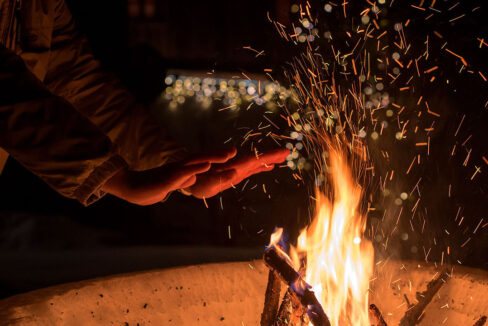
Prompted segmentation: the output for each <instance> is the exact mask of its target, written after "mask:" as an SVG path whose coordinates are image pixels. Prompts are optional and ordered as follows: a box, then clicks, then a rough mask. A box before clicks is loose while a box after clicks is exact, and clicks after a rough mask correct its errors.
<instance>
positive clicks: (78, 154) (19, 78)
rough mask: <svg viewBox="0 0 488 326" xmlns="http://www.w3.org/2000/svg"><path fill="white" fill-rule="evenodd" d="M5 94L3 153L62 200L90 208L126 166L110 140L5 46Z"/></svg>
mask: <svg viewBox="0 0 488 326" xmlns="http://www.w3.org/2000/svg"><path fill="white" fill-rule="evenodd" d="M0 89H2V92H0V147H3V148H4V149H5V150H6V151H7V152H9V154H11V155H12V156H13V157H14V158H15V159H16V160H18V161H19V162H20V163H21V164H22V165H24V166H25V167H26V168H27V169H29V170H30V171H31V172H33V173H34V174H36V175H38V176H39V177H40V178H42V179H43V180H44V181H45V182H46V183H48V184H49V185H50V186H51V187H53V188H54V189H55V190H57V191H58V192H59V193H61V194H62V195H64V196H67V197H70V198H75V199H77V200H79V201H80V202H82V203H83V204H89V203H90V202H91V201H93V200H96V199H97V198H99V197H100V196H101V195H102V194H103V193H102V192H101V191H100V188H101V186H102V185H103V184H104V183H105V182H106V181H107V180H108V179H110V178H111V177H112V175H113V174H115V173H116V172H117V171H119V170H120V169H122V168H124V167H125V166H126V163H125V162H124V160H123V159H122V158H121V157H120V156H119V155H118V152H117V151H116V148H115V147H114V145H113V144H112V142H111V141H110V139H108V138H107V137H106V136H105V135H104V134H103V133H102V132H100V130H99V129H98V128H97V127H96V126H94V125H93V124H92V123H91V122H90V121H89V120H87V119H86V118H85V117H83V116H82V115H81V114H80V113H79V112H78V111H76V110H75V109H74V108H73V107H72V106H71V105H70V104H69V103H68V102H66V101H65V100H63V99H62V98H59V97H57V96H54V95H52V94H51V93H50V92H49V91H48V90H47V89H46V88H45V87H44V86H43V84H42V83H41V82H40V81H39V80H37V79H36V77H35V76H34V75H33V74H32V73H30V71H29V70H28V69H27V68H26V67H25V65H24V63H23V61H22V59H21V58H20V57H18V56H17V55H15V54H14V53H12V52H11V51H10V50H7V49H6V48H5V47H3V46H1V45H0Z"/></svg>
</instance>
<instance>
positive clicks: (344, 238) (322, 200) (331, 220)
mask: <svg viewBox="0 0 488 326" xmlns="http://www.w3.org/2000/svg"><path fill="white" fill-rule="evenodd" d="M329 153H330V155H329V172H330V173H331V178H330V180H331V182H332V189H333V196H330V197H331V198H328V197H327V196H326V195H325V194H323V193H322V192H320V191H318V190H317V201H316V216H315V219H314V221H313V222H312V224H311V225H310V226H309V227H308V228H307V229H306V230H304V231H303V232H302V233H301V234H300V236H299V238H298V241H297V242H298V243H297V248H296V249H294V250H291V253H290V256H291V257H292V259H293V261H294V265H295V267H296V268H298V267H299V261H298V260H297V259H296V257H298V256H301V257H306V277H305V278H306V281H307V283H308V284H310V285H311V286H312V289H313V291H314V292H315V295H316V297H317V299H318V300H319V302H320V303H321V305H322V307H323V309H324V311H325V312H326V314H327V316H328V317H329V319H330V322H331V325H332V326H339V325H341V326H344V325H354V326H356V325H371V324H370V322H369V314H368V289H369V280H370V278H371V276H372V273H373V264H374V251H373V247H372V244H371V243H370V242H369V241H367V240H366V239H363V233H364V230H365V226H366V225H365V224H366V221H365V218H364V216H361V215H360V214H359V212H358V208H359V204H360V201H361V199H362V189H361V187H360V186H359V185H358V184H357V183H356V182H355V180H354V178H353V177H352V173H351V169H350V167H349V165H348V163H347V159H346V158H345V156H344V154H341V153H338V152H337V151H331V152H329Z"/></svg>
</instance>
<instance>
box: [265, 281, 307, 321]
mask: <svg viewBox="0 0 488 326" xmlns="http://www.w3.org/2000/svg"><path fill="white" fill-rule="evenodd" d="M309 322H310V321H309V319H308V315H307V313H306V311H305V309H304V308H303V307H302V303H301V302H300V300H299V299H298V298H297V296H296V295H295V294H294V293H293V291H291V290H290V288H288V290H287V291H286V293H285V296H284V297H283V301H282V302H281V306H280V310H279V312H278V316H277V317H276V322H275V324H273V326H290V325H293V326H307V325H308V324H309Z"/></svg>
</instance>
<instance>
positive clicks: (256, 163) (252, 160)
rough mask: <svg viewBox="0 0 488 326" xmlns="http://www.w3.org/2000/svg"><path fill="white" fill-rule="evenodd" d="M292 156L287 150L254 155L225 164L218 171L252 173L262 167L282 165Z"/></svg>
mask: <svg viewBox="0 0 488 326" xmlns="http://www.w3.org/2000/svg"><path fill="white" fill-rule="evenodd" d="M289 154H290V151H289V150H287V149H276V150H272V151H268V152H265V153H263V154H262V155H260V156H258V157H256V156H254V155H251V156H247V157H244V158H241V159H238V160H236V161H234V162H231V163H228V164H224V165H223V166H222V167H220V168H217V171H222V170H227V169H234V170H237V171H242V170H246V171H250V170H255V169H258V168H260V167H261V166H269V165H272V164H277V163H281V162H283V161H284V160H285V158H286V157H287V156H288V155H289Z"/></svg>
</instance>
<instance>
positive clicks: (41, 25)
mask: <svg viewBox="0 0 488 326" xmlns="http://www.w3.org/2000/svg"><path fill="white" fill-rule="evenodd" d="M0 147H3V148H4V149H5V150H6V151H7V152H8V153H9V154H10V155H12V157H14V158H15V159H16V160H18V161H19V162H20V163H21V164H22V165H24V166H25V167H26V168H27V169H29V170H30V171H32V172H33V173H35V174H36V175H38V176H39V177H40V178H42V179H43V180H44V181H45V182H46V183H48V184H49V185H50V186H51V187H52V188H54V189H55V190H57V191H58V192H59V193H61V194H62V195H64V196H66V197H70V198H75V199H77V200H79V201H80V202H81V203H83V204H85V205H86V204H89V203H91V202H93V201H94V200H96V199H98V198H100V196H101V195H103V193H102V192H101V191H100V188H101V186H102V185H103V184H104V182H105V181H106V180H108V179H109V178H110V177H111V176H112V175H114V174H115V173H116V172H117V171H119V170H120V169H122V168H125V167H127V166H128V167H129V168H130V169H134V170H145V169H149V168H153V167H157V166H160V165H162V164H164V163H166V162H168V161H169V160H174V159H175V157H177V156H178V155H179V153H181V149H180V148H179V147H178V146H176V145H175V144H174V143H173V142H170V141H168V140H167V139H166V137H165V135H164V133H163V132H162V130H161V129H160V128H159V126H158V125H157V124H156V122H155V121H154V119H152V118H151V116H150V115H149V114H148V113H147V112H146V111H145V109H144V108H143V107H142V106H140V105H138V104H136V102H135V100H134V98H133V97H132V96H131V95H130V94H129V93H128V91H127V90H126V89H125V88H124V87H123V86H122V85H121V83H120V81H118V80H117V79H116V78H115V77H114V76H112V75H111V74H110V73H108V72H106V71H104V70H103V69H102V68H101V67H100V63H99V62H98V61H96V60H95V59H94V57H93V55H92V52H91V50H90V48H89V46H88V42H87V40H86V39H85V38H84V37H82V36H80V34H79V33H78V32H77V31H76V28H75V25H74V22H73V18H72V16H71V14H70V12H69V10H68V8H67V6H66V4H65V3H64V1H63V0H0ZM0 170H1V169H0Z"/></svg>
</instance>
